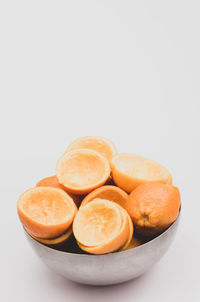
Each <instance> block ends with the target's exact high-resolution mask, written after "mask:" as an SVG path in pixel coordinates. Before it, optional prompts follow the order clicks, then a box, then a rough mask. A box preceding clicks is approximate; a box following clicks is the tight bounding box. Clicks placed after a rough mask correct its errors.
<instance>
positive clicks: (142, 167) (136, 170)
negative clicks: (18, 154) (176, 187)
mask: <svg viewBox="0 0 200 302" xmlns="http://www.w3.org/2000/svg"><path fill="white" fill-rule="evenodd" d="M115 163H116V166H117V167H118V169H119V170H120V171H122V172H123V173H126V174H127V175H129V176H133V177H135V178H139V179H145V180H147V181H148V180H157V179H166V180H167V179H168V174H169V173H168V171H167V169H166V168H164V167H162V166H161V165H159V164H157V163H156V162H154V161H151V160H149V159H146V158H144V157H140V156H136V155H133V154H121V156H118V158H117V159H116V162H115Z"/></svg>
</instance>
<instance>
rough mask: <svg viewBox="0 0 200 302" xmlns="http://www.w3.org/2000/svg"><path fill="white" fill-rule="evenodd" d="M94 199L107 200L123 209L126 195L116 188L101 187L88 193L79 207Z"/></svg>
mask: <svg viewBox="0 0 200 302" xmlns="http://www.w3.org/2000/svg"><path fill="white" fill-rule="evenodd" d="M95 198H102V199H107V200H110V201H113V202H116V203H117V204H119V205H120V206H122V207H123V208H125V207H126V201H127V199H128V194H127V193H126V192H124V191H123V190H122V189H120V188H118V187H116V186H109V185H108V186H102V187H100V188H98V189H96V190H94V191H92V192H91V193H89V194H88V195H87V196H86V197H85V198H84V199H83V200H82V202H81V206H84V205H86V204H87V203H88V202H91V201H92V200H93V199H95Z"/></svg>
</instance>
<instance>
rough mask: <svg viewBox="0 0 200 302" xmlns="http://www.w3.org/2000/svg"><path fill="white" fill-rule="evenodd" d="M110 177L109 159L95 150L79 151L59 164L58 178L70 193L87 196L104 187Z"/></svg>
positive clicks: (64, 156)
mask: <svg viewBox="0 0 200 302" xmlns="http://www.w3.org/2000/svg"><path fill="white" fill-rule="evenodd" d="M109 175H110V167H109V163H108V161H107V159H106V158H105V157H104V156H102V155H101V154H99V153H98V152H96V151H94V150H89V149H77V150H74V151H70V152H68V153H65V154H64V155H63V156H61V158H60V159H59V160H58V162H57V166H56V176H57V178H58V181H59V183H61V184H62V185H63V186H64V187H65V188H66V189H67V190H68V191H69V192H72V193H74V194H86V193H88V192H90V191H92V190H94V189H96V188H98V187H100V186H102V185H103V184H104V183H105V182H106V180H107V179H108V177H109Z"/></svg>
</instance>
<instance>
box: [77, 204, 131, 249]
mask: <svg viewBox="0 0 200 302" xmlns="http://www.w3.org/2000/svg"><path fill="white" fill-rule="evenodd" d="M125 213H126V211H125V210H124V209H123V208H122V207H120V206H119V205H117V204H116V203H113V202H111V201H108V200H105V199H100V198H96V199H94V200H93V202H90V203H88V204H86V205H85V206H83V207H81V208H80V209H79V211H78V213H77V215H76V217H75V219H74V222H73V233H74V236H75V238H76V240H77V243H78V245H79V247H80V248H81V249H83V250H84V251H86V252H88V253H91V254H105V253H110V252H113V251H116V250H118V249H119V248H120V247H122V246H123V245H124V244H125V242H126V241H127V240H128V238H129V235H130V225H129V222H128V219H127V215H126V214H125Z"/></svg>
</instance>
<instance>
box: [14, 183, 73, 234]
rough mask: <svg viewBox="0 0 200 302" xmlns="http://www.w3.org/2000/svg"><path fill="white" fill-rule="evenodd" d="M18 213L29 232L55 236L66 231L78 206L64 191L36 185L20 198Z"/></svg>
mask: <svg viewBox="0 0 200 302" xmlns="http://www.w3.org/2000/svg"><path fill="white" fill-rule="evenodd" d="M17 209H18V215H19V218H20V220H21V222H22V224H23V226H24V227H25V228H26V229H27V231H28V232H29V234H31V235H33V236H36V237H39V238H53V237H56V236H59V235H61V234H62V233H64V232H65V231H66V230H67V228H68V227H69V226H70V224H71V223H72V221H73V218H74V215H75V213H76V211H77V207H76V205H75V203H74V202H73V200H72V199H71V197H69V195H67V194H66V193H65V192H64V191H62V190H60V189H56V188H50V187H35V188H32V189H29V190H27V191H25V192H24V193H23V194H22V195H21V196H20V197H19V199H18V204H17Z"/></svg>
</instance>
